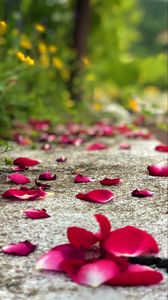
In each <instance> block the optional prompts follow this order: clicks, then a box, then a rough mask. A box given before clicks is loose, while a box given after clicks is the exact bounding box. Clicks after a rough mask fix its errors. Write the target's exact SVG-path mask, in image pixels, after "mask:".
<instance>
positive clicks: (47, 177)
mask: <svg viewBox="0 0 168 300" xmlns="http://www.w3.org/2000/svg"><path fill="white" fill-rule="evenodd" d="M56 178H57V176H56V175H55V174H54V175H52V174H51V172H50V171H45V172H42V173H41V174H40V175H39V180H56Z"/></svg>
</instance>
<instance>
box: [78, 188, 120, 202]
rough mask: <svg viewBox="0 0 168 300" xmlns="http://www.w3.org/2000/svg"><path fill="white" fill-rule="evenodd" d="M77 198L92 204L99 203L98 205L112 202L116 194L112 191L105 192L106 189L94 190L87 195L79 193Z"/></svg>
mask: <svg viewBox="0 0 168 300" xmlns="http://www.w3.org/2000/svg"><path fill="white" fill-rule="evenodd" d="M76 198H78V199H81V200H86V201H91V202H97V203H106V202H109V201H110V200H113V199H114V198H115V194H114V192H112V191H109V190H105V189H99V190H92V191H90V192H88V193H86V194H84V193H78V194H77V195H76Z"/></svg>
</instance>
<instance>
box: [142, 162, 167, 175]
mask: <svg viewBox="0 0 168 300" xmlns="http://www.w3.org/2000/svg"><path fill="white" fill-rule="evenodd" d="M147 169H148V172H149V175H151V176H159V177H167V176H168V165H159V164H158V165H152V166H148V168H147Z"/></svg>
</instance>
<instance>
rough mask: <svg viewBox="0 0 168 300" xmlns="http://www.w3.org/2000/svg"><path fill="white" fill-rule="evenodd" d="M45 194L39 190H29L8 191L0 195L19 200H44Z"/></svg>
mask: <svg viewBox="0 0 168 300" xmlns="http://www.w3.org/2000/svg"><path fill="white" fill-rule="evenodd" d="M45 196H46V193H45V192H44V191H42V190H40V189H38V190H31V189H28V188H27V189H25V188H24V189H9V190H7V191H6V192H4V193H3V194H2V197H4V198H13V199H19V200H35V199H39V198H44V197H45Z"/></svg>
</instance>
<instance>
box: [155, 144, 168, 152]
mask: <svg viewBox="0 0 168 300" xmlns="http://www.w3.org/2000/svg"><path fill="white" fill-rule="evenodd" d="M155 150H156V151H159V152H168V145H164V144H163V145H158V146H156V147H155Z"/></svg>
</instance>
